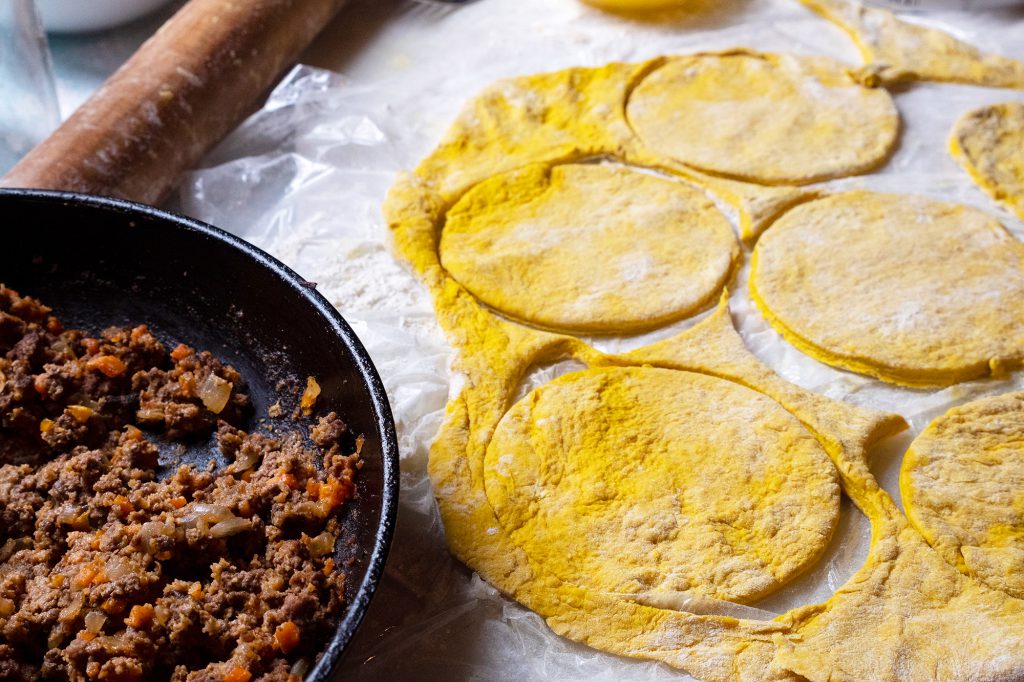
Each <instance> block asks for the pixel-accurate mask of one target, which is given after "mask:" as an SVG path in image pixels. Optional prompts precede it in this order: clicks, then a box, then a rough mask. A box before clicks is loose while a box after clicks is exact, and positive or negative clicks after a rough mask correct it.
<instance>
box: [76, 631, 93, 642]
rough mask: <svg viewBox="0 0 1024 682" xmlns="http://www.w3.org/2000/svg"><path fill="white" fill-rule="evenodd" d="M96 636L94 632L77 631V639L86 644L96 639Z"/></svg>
mask: <svg viewBox="0 0 1024 682" xmlns="http://www.w3.org/2000/svg"><path fill="white" fill-rule="evenodd" d="M96 636H97V635H96V633H95V632H89V631H88V630H79V631H78V638H79V639H81V640H84V641H86V642H91V641H92V640H94V639H96Z"/></svg>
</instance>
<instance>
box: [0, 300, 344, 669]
mask: <svg viewBox="0 0 1024 682" xmlns="http://www.w3.org/2000/svg"><path fill="white" fill-rule="evenodd" d="M50 313H51V311H50V310H49V309H48V308H46V307H45V306H43V305H42V304H41V303H39V302H38V301H35V300H33V299H31V298H28V297H21V296H19V295H18V294H17V293H16V292H14V291H12V290H10V289H7V288H4V287H2V286H0V680H6V679H14V680H35V679H40V678H42V679H52V680H87V679H88V680H109V681H111V682H133V681H135V680H151V679H171V680H195V681H199V680H204V681H205V680H216V681H218V682H220V681H224V682H249V681H250V680H287V679H289V678H292V679H294V678H295V677H296V676H301V673H302V672H303V671H304V669H305V668H306V667H307V666H308V664H309V662H311V661H312V660H313V659H314V658H315V656H316V655H317V654H318V653H319V650H320V649H321V648H322V647H323V644H324V643H325V642H326V641H327V639H328V638H329V636H330V633H331V631H332V630H333V628H334V626H335V623H336V621H337V618H338V617H339V616H340V614H341V612H342V609H343V606H344V604H343V601H344V580H345V576H344V572H343V571H342V570H340V567H336V566H335V565H334V558H333V552H334V547H335V541H336V539H337V538H338V536H339V534H341V526H340V521H339V517H340V511H341V509H342V507H343V506H344V504H345V502H346V501H347V500H349V499H350V498H351V497H352V495H353V492H354V486H353V476H354V474H355V472H356V470H357V469H358V467H359V463H360V462H359V455H358V450H359V447H360V445H361V439H358V438H354V437H353V436H352V434H351V433H350V432H349V430H348V429H347V427H346V426H345V424H344V422H342V420H341V419H340V418H339V417H338V416H337V415H336V414H334V413H331V414H329V415H327V416H325V417H322V418H320V419H319V421H318V423H317V424H316V425H315V426H314V427H313V428H312V429H311V440H312V441H313V445H309V444H308V443H307V442H306V440H305V439H304V438H303V437H302V436H301V435H300V434H299V433H298V432H297V431H293V432H291V433H288V434H286V435H284V436H277V437H271V436H269V435H263V434H248V433H245V432H244V431H241V430H240V429H239V428H238V425H239V424H240V423H241V420H242V419H243V418H244V416H245V414H246V412H247V411H248V410H249V409H250V408H249V399H248V396H247V395H246V394H245V392H244V384H243V383H242V378H241V377H240V376H239V374H238V372H236V371H235V370H234V369H232V368H231V367H230V366H227V365H224V364H222V363H220V362H219V361H217V360H216V359H215V358H214V357H213V356H211V355H210V354H209V353H204V352H196V351H194V350H193V349H191V348H189V347H187V346H183V345H182V346H178V347H176V348H174V349H173V350H172V351H170V352H169V353H168V352H167V350H166V349H165V347H164V346H163V344H161V343H160V342H159V341H158V340H157V339H156V338H155V337H154V336H153V335H152V334H150V333H149V331H148V330H147V329H146V327H144V326H139V327H135V328H134V329H111V330H107V331H106V332H104V333H103V334H102V336H101V337H100V338H91V337H89V336H87V335H86V334H84V333H83V332H81V331H76V330H65V329H63V328H62V326H61V324H60V322H59V321H58V320H57V319H56V318H55V317H53V316H52V315H51V314H50ZM214 429H216V440H217V442H218V443H219V446H220V449H221V451H222V452H223V453H224V454H225V455H226V457H227V460H228V461H229V462H230V464H229V465H228V466H227V467H225V468H222V469H220V470H214V468H213V467H212V466H211V467H209V468H208V469H206V470H197V469H195V468H193V467H190V466H182V467H180V468H179V469H178V470H177V471H175V472H174V473H173V474H172V475H171V476H170V477H165V478H162V480H158V479H157V459H158V449H157V446H156V442H158V440H164V441H166V440H168V439H171V440H178V441H182V440H189V439H197V438H204V437H209V435H210V434H211V433H212V432H213V431H214Z"/></svg>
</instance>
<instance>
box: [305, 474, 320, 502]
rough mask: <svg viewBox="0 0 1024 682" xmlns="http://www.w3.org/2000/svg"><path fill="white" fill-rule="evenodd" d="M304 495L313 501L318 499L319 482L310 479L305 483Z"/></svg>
mask: <svg viewBox="0 0 1024 682" xmlns="http://www.w3.org/2000/svg"><path fill="white" fill-rule="evenodd" d="M306 494H307V495H309V496H310V497H312V498H313V499H314V500H316V499H319V498H320V482H319V481H316V480H313V479H312V478H311V479H309V480H308V481H306Z"/></svg>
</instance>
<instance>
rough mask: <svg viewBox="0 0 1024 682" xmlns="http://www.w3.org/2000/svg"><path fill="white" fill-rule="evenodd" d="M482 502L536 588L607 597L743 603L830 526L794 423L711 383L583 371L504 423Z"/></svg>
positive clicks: (809, 553) (831, 480) (819, 454)
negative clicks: (545, 583)
mask: <svg viewBox="0 0 1024 682" xmlns="http://www.w3.org/2000/svg"><path fill="white" fill-rule="evenodd" d="M484 466H485V469H484V482H485V487H486V491H487V499H488V500H489V502H490V504H491V506H492V507H493V509H494V511H495V515H496V516H497V518H498V520H499V521H500V522H501V525H502V527H503V528H504V529H505V530H506V532H508V533H509V536H510V538H511V539H512V541H513V542H514V543H515V544H516V545H518V546H520V547H522V548H523V549H524V550H525V551H526V553H527V554H528V555H529V557H530V560H531V562H532V564H533V566H534V569H535V570H536V571H538V572H544V573H549V574H552V575H556V576H558V577H559V578H560V579H561V580H564V581H566V582H569V583H572V584H575V585H578V586H581V587H587V588H588V589H592V590H597V591H604V592H608V593H611V594H620V595H635V594H638V593H642V594H644V595H645V597H646V598H647V599H648V600H650V599H651V598H652V597H653V596H654V595H673V594H676V593H684V592H690V591H693V592H696V593H698V594H704V595H707V596H711V597H714V598H716V599H722V600H728V601H735V602H748V601H751V600H753V599H757V598H758V597H761V596H763V595H765V594H768V593H769V592H772V591H774V590H775V589H776V588H778V587H779V586H780V585H782V584H783V583H785V582H787V581H788V580H790V579H791V578H793V577H795V576H796V575H798V574H799V573H801V572H802V571H803V570H804V569H805V568H806V567H807V566H809V565H811V564H812V563H813V562H814V560H815V559H817V557H818V556H819V555H820V554H821V552H822V551H824V549H825V547H826V545H827V544H828V542H829V540H830V539H831V537H832V532H833V531H834V530H835V525H836V523H837V522H838V520H839V484H838V481H837V478H836V472H835V467H833V466H832V462H831V461H830V460H829V458H828V455H826V454H825V451H824V450H823V449H822V448H821V446H820V444H819V443H818V442H817V441H816V440H815V439H814V438H813V436H811V434H810V433H809V432H808V431H807V430H806V429H805V428H804V426H803V425H802V424H801V423H800V422H799V421H798V420H797V419H796V418H795V417H793V415H791V414H789V413H788V412H786V411H785V410H784V409H783V408H782V407H781V406H779V404H778V403H776V402H774V401H773V400H771V399H770V398H768V397H767V396H765V395H763V394H761V393H758V392H756V391H752V390H750V389H748V388H744V387H743V386H740V385H738V384H735V383H732V382H730V381H724V380H722V379H716V378H713V377H709V376H705V375H702V374H694V373H692V372H680V371H675V370H669V369H657V368H649V367H648V368H635V367H630V368H621V367H614V368H595V369H591V370H587V371H583V372H576V373H573V374H569V375H566V376H563V377H561V378H559V379H556V380H555V381H552V382H550V383H548V384H545V385H544V386H541V387H540V388H537V389H535V390H534V391H533V392H531V393H530V394H529V395H527V396H526V397H525V398H523V399H522V400H520V401H519V402H518V403H516V405H514V406H513V407H512V409H510V410H509V411H508V412H507V413H506V414H505V416H504V417H502V420H501V422H500V423H499V424H498V428H497V430H496V431H495V433H494V437H493V438H492V440H491V442H490V445H489V446H488V449H487V455H486V458H485V464H484Z"/></svg>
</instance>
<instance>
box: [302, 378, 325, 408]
mask: <svg viewBox="0 0 1024 682" xmlns="http://www.w3.org/2000/svg"><path fill="white" fill-rule="evenodd" d="M319 397H320V384H318V383H317V381H316V379H314V378H313V377H306V390H305V391H303V392H302V398H301V399H300V400H299V407H300V408H301V409H302V414H304V415H306V416H307V417H308V416H309V415H311V414H313V407H314V406H315V405H316V399H317V398H319Z"/></svg>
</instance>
